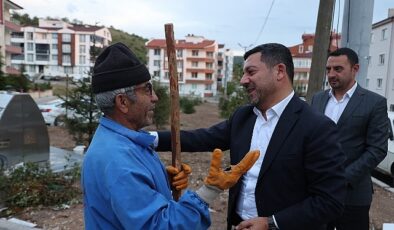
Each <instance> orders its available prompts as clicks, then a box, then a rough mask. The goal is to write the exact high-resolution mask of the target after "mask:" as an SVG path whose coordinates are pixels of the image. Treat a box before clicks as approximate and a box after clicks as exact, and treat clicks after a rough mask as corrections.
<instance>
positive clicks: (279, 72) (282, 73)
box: [275, 63, 287, 81]
mask: <svg viewBox="0 0 394 230" xmlns="http://www.w3.org/2000/svg"><path fill="white" fill-rule="evenodd" d="M275 67H276V71H275V72H276V80H278V81H281V80H283V79H284V78H287V72H286V65H285V64H283V63H279V64H277V65H276V66H275Z"/></svg>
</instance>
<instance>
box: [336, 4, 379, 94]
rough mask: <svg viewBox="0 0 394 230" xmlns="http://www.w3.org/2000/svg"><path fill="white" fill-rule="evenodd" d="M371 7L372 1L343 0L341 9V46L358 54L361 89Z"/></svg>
mask: <svg viewBox="0 0 394 230" xmlns="http://www.w3.org/2000/svg"><path fill="white" fill-rule="evenodd" d="M373 6H374V0H363V1H351V0H345V7H344V9H343V22H342V39H341V46H342V47H348V48H351V49H352V50H354V51H355V52H356V53H357V54H358V59H359V64H360V70H359V71H358V74H357V83H358V84H360V85H361V86H362V87H365V86H366V82H367V81H366V78H367V71H368V55H369V44H370V42H371V39H370V38H371V29H372V16H373V15H372V14H373Z"/></svg>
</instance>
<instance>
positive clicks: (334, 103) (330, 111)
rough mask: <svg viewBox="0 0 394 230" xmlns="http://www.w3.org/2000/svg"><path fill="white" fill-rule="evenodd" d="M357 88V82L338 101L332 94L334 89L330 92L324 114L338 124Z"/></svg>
mask: <svg viewBox="0 0 394 230" xmlns="http://www.w3.org/2000/svg"><path fill="white" fill-rule="evenodd" d="M356 88H357V82H356V83H355V84H354V85H353V86H352V88H350V89H349V90H348V91H347V92H346V93H345V95H343V97H342V98H341V99H340V100H339V101H338V100H337V99H336V98H335V96H334V94H333V93H332V89H331V90H330V91H329V92H328V96H329V97H330V99H328V102H327V105H326V109H325V111H324V114H325V115H326V116H327V117H329V118H330V119H331V120H333V121H334V122H335V124H336V123H338V120H339V118H340V117H341V115H342V113H343V111H344V110H345V108H346V105H347V103H348V102H349V100H350V98H351V97H352V95H353V93H354V91H355V90H356Z"/></svg>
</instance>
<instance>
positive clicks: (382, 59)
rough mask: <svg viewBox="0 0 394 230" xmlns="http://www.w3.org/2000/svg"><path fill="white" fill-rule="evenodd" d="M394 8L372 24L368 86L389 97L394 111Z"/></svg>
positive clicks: (391, 108)
mask: <svg viewBox="0 0 394 230" xmlns="http://www.w3.org/2000/svg"><path fill="white" fill-rule="evenodd" d="M393 55H394V9H389V10H388V17H387V18H386V19H384V20H382V21H379V22H376V23H374V24H372V32H371V43H370V46H369V56H368V57H367V58H368V73H367V81H366V88H367V89H369V90H371V91H374V92H376V93H378V94H380V95H382V96H384V97H386V98H387V106H388V109H389V110H390V111H394V57H393Z"/></svg>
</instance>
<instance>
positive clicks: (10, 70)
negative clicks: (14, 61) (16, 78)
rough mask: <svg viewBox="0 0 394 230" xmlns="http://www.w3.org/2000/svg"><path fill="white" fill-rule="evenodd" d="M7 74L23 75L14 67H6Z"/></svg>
mask: <svg viewBox="0 0 394 230" xmlns="http://www.w3.org/2000/svg"><path fill="white" fill-rule="evenodd" d="M5 72H6V73H7V74H14V75H18V74H20V73H21V72H20V71H19V70H18V69H15V68H14V67H11V66H6V67H5Z"/></svg>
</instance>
